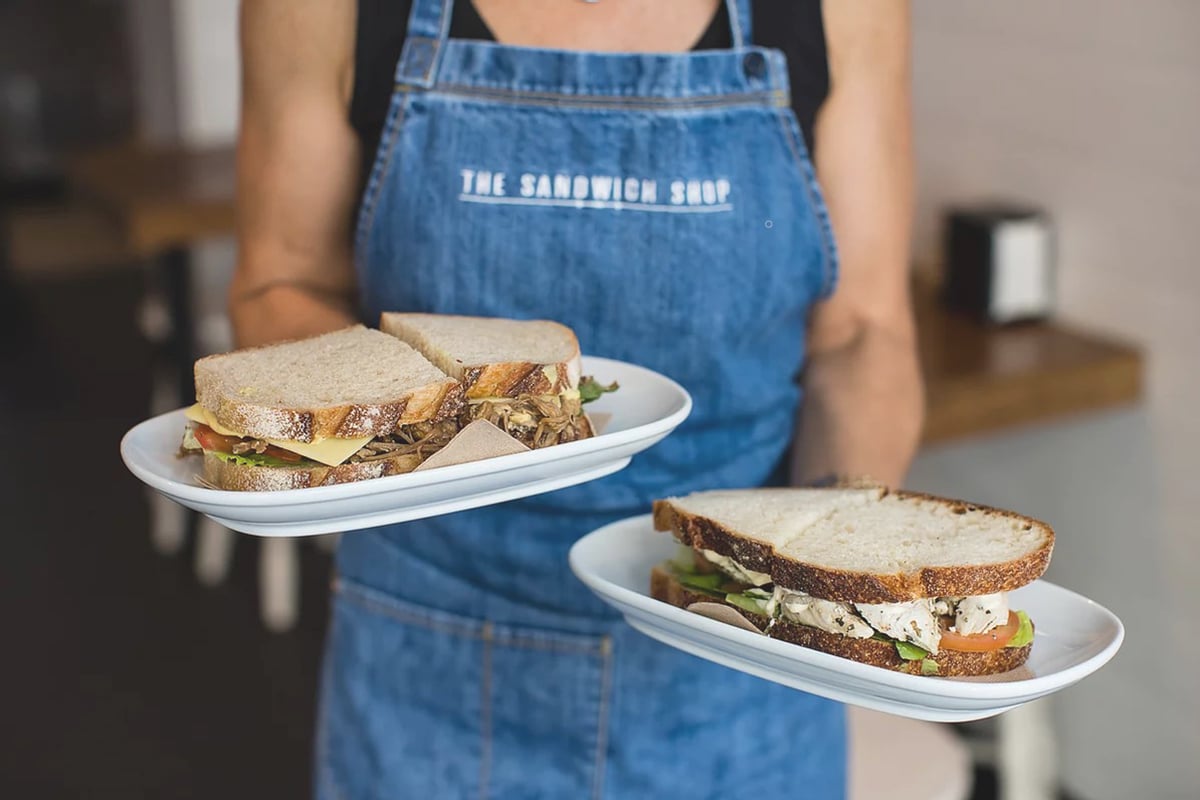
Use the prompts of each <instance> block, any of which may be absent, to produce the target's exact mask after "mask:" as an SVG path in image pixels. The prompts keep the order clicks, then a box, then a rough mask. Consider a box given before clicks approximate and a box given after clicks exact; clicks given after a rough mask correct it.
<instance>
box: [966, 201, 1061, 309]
mask: <svg viewBox="0 0 1200 800" xmlns="http://www.w3.org/2000/svg"><path fill="white" fill-rule="evenodd" d="M942 285H943V291H944V294H943V301H944V302H945V304H946V306H947V307H948V308H950V309H951V310H954V311H958V312H962V313H965V314H969V315H971V316H973V317H975V318H976V319H979V320H983V321H987V322H992V323H996V324H1006V323H1012V322H1023V321H1029V320H1041V319H1045V318H1047V317H1049V316H1050V315H1051V314H1053V312H1054V299H1055V264H1054V237H1053V231H1052V230H1051V226H1050V223H1049V220H1048V219H1047V217H1046V215H1045V214H1044V213H1043V212H1042V211H1041V210H1039V209H1036V208H1032V207H1029V206H1021V205H1014V204H1004V203H989V204H986V205H976V206H964V207H958V208H953V209H950V210H949V211H948V212H947V214H946V226H945V259H944V275H943V284H942Z"/></svg>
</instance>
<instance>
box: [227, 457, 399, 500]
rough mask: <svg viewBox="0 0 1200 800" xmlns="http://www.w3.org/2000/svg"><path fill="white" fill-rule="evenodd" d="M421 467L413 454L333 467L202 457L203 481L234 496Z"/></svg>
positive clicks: (360, 479)
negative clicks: (271, 463)
mask: <svg viewBox="0 0 1200 800" xmlns="http://www.w3.org/2000/svg"><path fill="white" fill-rule="evenodd" d="M420 463H421V457H420V456H419V455H417V454H416V453H410V454H408V455H401V456H395V457H393V458H384V459H378V460H375V461H360V462H355V463H346V464H341V465H339V466H336V467H327V466H325V465H323V464H322V465H318V466H313V467H264V466H258V465H253V466H251V465H246V464H236V463H233V462H230V461H225V460H223V459H221V458H218V457H217V456H215V455H213V454H212V453H205V454H204V480H205V482H206V483H208V484H210V485H212V486H215V487H216V488H218V489H227V490H229V491H234V492H278V491H283V490H285V489H308V488H310V487H312V486H332V485H333V484H335V483H353V482H354V481H365V480H368V479H370V478H382V477H384V476H387V475H401V474H404V473H406V472H412V471H413V470H414V469H416V468H417V466H418V465H420Z"/></svg>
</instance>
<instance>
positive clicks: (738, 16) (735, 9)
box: [725, 0, 754, 50]
mask: <svg viewBox="0 0 1200 800" xmlns="http://www.w3.org/2000/svg"><path fill="white" fill-rule="evenodd" d="M725 7H726V8H727V9H728V10H729V27H730V29H732V31H733V49H734V50H741V49H742V48H743V47H750V46H751V45H752V44H754V37H753V36H752V35H751V34H752V33H753V30H754V25H753V21H752V17H753V14H752V13H751V11H750V0H725Z"/></svg>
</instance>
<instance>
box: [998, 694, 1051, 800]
mask: <svg viewBox="0 0 1200 800" xmlns="http://www.w3.org/2000/svg"><path fill="white" fill-rule="evenodd" d="M1049 702H1050V701H1048V700H1038V701H1034V702H1032V703H1027V704H1026V705H1023V706H1019V707H1017V708H1014V709H1013V710H1012V711H1008V712H1006V713H1004V714H1002V715H1000V717H999V718H998V719H997V720H996V725H997V737H998V739H999V742H998V748H997V749H998V752H997V765H996V766H997V772H998V776H997V777H998V778H999V782H1000V797H1001V800H1053V798H1055V797H1057V796H1058V786H1057V783H1058V770H1057V763H1058V754H1057V752H1056V749H1057V748H1056V746H1055V741H1054V729H1053V726H1052V725H1051V722H1050V709H1049Z"/></svg>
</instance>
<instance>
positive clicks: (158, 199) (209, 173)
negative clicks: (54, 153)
mask: <svg viewBox="0 0 1200 800" xmlns="http://www.w3.org/2000/svg"><path fill="white" fill-rule="evenodd" d="M235 165H236V159H235V154H234V149H233V148H232V147H214V148H199V149H192V148H182V147H173V148H172V147H166V148H147V147H141V146H136V145H130V146H127V147H119V148H113V149H110V150H104V151H100V152H97V153H92V154H88V155H86V156H82V157H79V158H76V159H74V160H72V161H71V163H70V164H69V165H68V175H69V179H70V182H71V184H72V187H73V189H74V190H75V191H76V192H77V193H78V194H79V195H80V196H81V198H82V199H85V200H88V201H91V202H94V203H95V204H96V205H97V206H98V207H100V208H101V209H103V210H104V211H105V212H106V213H107V214H108V215H109V216H110V217H111V219H112V220H113V221H114V222H115V223H116V224H117V226H118V229H119V230H120V232H121V234H122V235H123V237H124V239H125V241H126V243H127V245H128V246H129V247H130V248H132V249H133V250H135V251H136V252H138V253H140V254H141V255H143V256H145V257H154V256H157V255H159V254H160V253H161V252H162V251H164V250H167V249H170V248H176V247H186V246H188V245H191V244H194V243H196V242H198V241H200V240H203V239H206V238H209V237H214V236H226V235H229V234H232V233H233V231H234V226H235V223H236V207H235V203H234V191H235V185H236V167H235Z"/></svg>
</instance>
